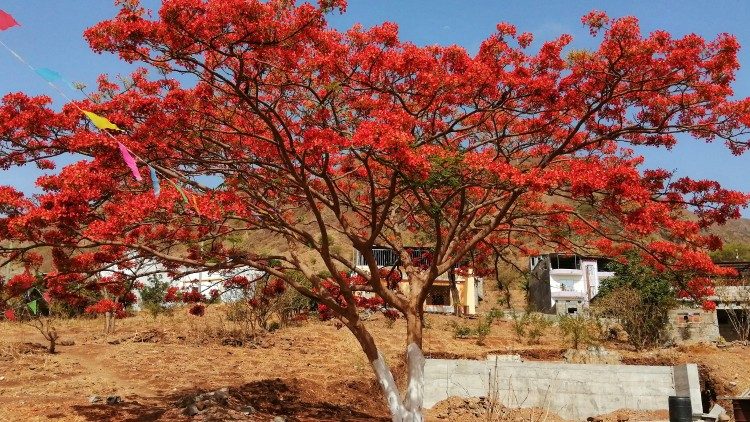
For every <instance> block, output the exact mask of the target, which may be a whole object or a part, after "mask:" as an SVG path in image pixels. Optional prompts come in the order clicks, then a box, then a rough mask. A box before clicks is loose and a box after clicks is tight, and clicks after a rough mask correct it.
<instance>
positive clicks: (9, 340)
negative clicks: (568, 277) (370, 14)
mask: <svg viewBox="0 0 750 422" xmlns="http://www.w3.org/2000/svg"><path fill="white" fill-rule="evenodd" d="M368 323H370V324H372V330H373V333H374V336H375V337H376V340H377V341H378V343H379V344H380V345H381V348H382V351H383V354H384V355H385V357H386V359H387V361H388V362H390V363H391V365H392V367H393V368H394V373H395V375H396V377H397V378H398V377H403V372H404V371H403V365H401V364H399V362H400V356H401V347H402V345H403V341H404V338H405V329H404V326H403V323H402V322H397V323H396V324H395V325H393V326H389V324H388V323H387V322H386V321H385V320H384V319H382V318H381V317H378V316H375V317H373V318H372V320H371V321H369V322H368ZM427 323H428V326H429V328H428V329H427V330H426V331H425V341H424V343H425V353H426V355H428V356H433V357H461V358H483V357H484V356H486V355H487V354H488V353H495V354H497V353H502V354H505V353H518V354H520V355H521V356H522V357H523V358H524V359H527V360H562V359H563V355H564V354H565V352H566V349H567V345H566V344H565V343H564V342H563V340H562V339H561V338H560V336H559V334H558V333H557V332H556V330H555V329H554V328H550V329H548V330H547V332H546V333H545V334H544V335H543V336H542V338H540V340H539V344H534V345H528V344H526V343H525V342H524V341H519V339H517V338H516V337H515V335H514V334H513V330H512V323H511V322H509V321H496V322H494V323H493V325H492V329H491V332H490V334H489V336H487V338H485V339H484V341H483V344H481V345H480V344H477V343H478V341H477V339H475V338H466V339H456V338H454V336H453V333H454V329H453V326H454V324H456V323H458V324H469V325H470V324H474V323H475V321H472V320H469V321H466V320H459V319H457V318H455V317H451V316H438V315H430V316H428V319H427ZM101 326H102V322H101V321H100V320H90V319H77V320H66V321H59V322H58V323H57V328H58V331H59V333H60V335H61V339H62V340H63V342H62V343H61V344H60V345H59V346H58V353H57V354H54V355H50V354H47V353H46V351H45V348H44V346H42V343H43V338H42V337H41V335H40V334H39V333H38V332H36V331H35V330H34V328H32V327H29V326H25V325H21V324H17V323H7V322H0V421H47V420H59V421H99V420H111V421H150V420H159V421H223V420H243V421H276V422H280V421H284V420H286V421H297V420H299V421H306V420H309V421H318V420H347V421H358V420H359V421H365V420H367V421H370V420H375V421H377V420H382V421H387V420H388V418H387V411H386V408H385V406H384V402H383V400H382V399H381V395H380V392H379V390H378V388H377V385H376V384H375V382H374V380H373V376H372V373H371V369H370V367H369V364H368V363H367V361H366V359H365V357H364V354H362V353H361V352H360V350H359V346H358V345H357V342H356V341H355V340H354V338H353V337H352V336H351V334H349V333H348V331H346V329H339V328H337V326H336V325H335V324H334V323H333V322H319V321H308V322H304V323H303V324H302V325H299V326H294V327H285V328H282V329H280V330H278V331H276V332H273V333H270V334H268V335H265V336H263V337H259V338H256V339H254V340H252V341H241V340H239V339H237V338H235V337H232V336H227V332H229V330H228V328H231V324H230V323H229V322H227V321H226V319H225V315H224V313H223V312H222V309H221V306H212V307H209V308H208V312H207V314H206V316H205V317H203V318H197V317H193V316H190V315H187V314H186V312H182V311H177V312H176V313H175V315H174V316H172V317H159V318H158V319H156V320H154V319H151V318H150V317H147V316H137V317H134V318H128V319H124V320H120V321H118V327H117V331H116V332H115V334H112V335H109V336H105V335H103V334H101ZM63 344H67V345H63ZM605 347H607V349H609V350H613V351H616V352H617V353H619V354H620V355H621V356H622V360H623V361H624V362H625V363H631V364H675V363H681V362H695V363H698V364H700V366H701V371H702V375H703V377H704V379H705V380H706V388H707V389H712V390H713V391H714V392H716V393H717V394H719V395H721V394H737V393H739V392H741V391H744V390H746V389H747V388H750V358H749V356H750V348H747V347H741V346H730V347H726V348H717V347H715V346H708V345H699V346H692V347H681V348H670V349H663V350H657V351H651V352H646V353H636V352H633V351H631V350H629V349H628V348H627V346H625V345H622V344H619V343H612V344H606V345H605ZM662 413H663V412H662ZM593 416H597V415H592V417H593ZM598 416H601V419H602V420H607V421H608V420H612V421H615V420H618V419H619V420H625V418H627V420H630V421H635V420H663V419H666V415H664V414H639V413H632V412H628V411H620V412H614V413H613V414H610V415H598ZM427 417H428V420H433V421H448V420H449V421H479V420H482V421H500V420H533V421H542V420H544V421H559V420H561V419H559V418H558V417H557V416H556V415H554V414H549V413H548V412H546V411H545V410H544V409H526V410H522V411H515V410H509V409H504V408H502V407H500V406H498V405H497V404H493V403H488V402H487V401H486V400H480V399H468V400H465V399H459V398H451V399H449V400H446V401H444V402H442V403H440V404H438V405H437V406H436V407H435V408H434V409H432V410H430V411H429V412H427Z"/></svg>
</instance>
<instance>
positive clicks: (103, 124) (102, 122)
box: [83, 110, 122, 130]
mask: <svg viewBox="0 0 750 422" xmlns="http://www.w3.org/2000/svg"><path fill="white" fill-rule="evenodd" d="M83 114H85V115H86V117H88V118H89V120H91V123H93V124H94V126H96V127H97V128H98V129H99V130H103V129H113V130H122V129H120V128H119V127H117V125H116V124H114V123H112V122H110V121H109V120H107V118H106V117H102V116H100V115H98V114H96V113H92V112H90V111H86V110H84V111H83Z"/></svg>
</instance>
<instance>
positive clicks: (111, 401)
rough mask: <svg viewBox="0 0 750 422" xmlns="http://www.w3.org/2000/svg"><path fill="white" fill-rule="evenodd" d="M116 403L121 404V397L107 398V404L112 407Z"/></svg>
mask: <svg viewBox="0 0 750 422" xmlns="http://www.w3.org/2000/svg"><path fill="white" fill-rule="evenodd" d="M117 403H122V397H120V396H109V397H107V404H109V405H112V404H117Z"/></svg>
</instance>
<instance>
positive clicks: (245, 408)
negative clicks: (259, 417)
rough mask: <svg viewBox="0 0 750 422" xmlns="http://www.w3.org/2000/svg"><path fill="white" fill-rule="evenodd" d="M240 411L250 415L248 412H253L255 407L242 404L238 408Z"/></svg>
mask: <svg viewBox="0 0 750 422" xmlns="http://www.w3.org/2000/svg"><path fill="white" fill-rule="evenodd" d="M240 412H242V413H244V414H246V415H250V414H253V413H255V408H254V407H252V406H242V407H241V408H240Z"/></svg>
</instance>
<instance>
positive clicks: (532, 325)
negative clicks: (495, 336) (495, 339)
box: [511, 312, 553, 344]
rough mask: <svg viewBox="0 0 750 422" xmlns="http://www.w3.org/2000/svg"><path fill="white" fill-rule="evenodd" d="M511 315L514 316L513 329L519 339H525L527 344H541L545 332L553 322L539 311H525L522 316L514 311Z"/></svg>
mask: <svg viewBox="0 0 750 422" xmlns="http://www.w3.org/2000/svg"><path fill="white" fill-rule="evenodd" d="M511 317H512V318H513V331H514V332H515V333H516V337H517V338H518V341H524V340H525V341H526V343H527V344H539V340H540V339H541V338H542V336H543V335H544V332H545V331H547V328H549V327H550V326H552V324H553V322H552V321H550V320H549V319H547V318H546V317H544V315H542V314H539V313H537V312H525V313H524V314H523V315H521V316H518V314H516V313H515V312H513V313H512V314H511Z"/></svg>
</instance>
